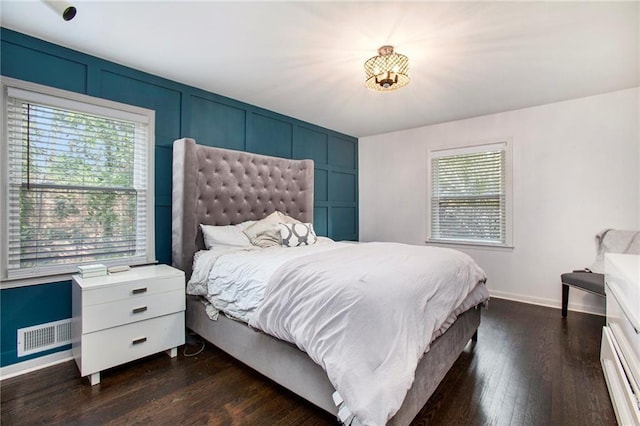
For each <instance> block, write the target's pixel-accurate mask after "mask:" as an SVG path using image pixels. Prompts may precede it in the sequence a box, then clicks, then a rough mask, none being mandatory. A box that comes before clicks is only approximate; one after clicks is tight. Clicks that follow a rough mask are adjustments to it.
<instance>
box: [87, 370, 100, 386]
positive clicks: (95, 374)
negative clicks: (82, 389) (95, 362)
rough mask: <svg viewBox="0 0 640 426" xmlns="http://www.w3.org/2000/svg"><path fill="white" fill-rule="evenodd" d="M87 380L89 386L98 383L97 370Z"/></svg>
mask: <svg viewBox="0 0 640 426" xmlns="http://www.w3.org/2000/svg"><path fill="white" fill-rule="evenodd" d="M89 381H90V382H91V386H95V385H97V384H98V383H100V372H99V371H98V372H97V373H93V374H92V375H91V376H90V377H89Z"/></svg>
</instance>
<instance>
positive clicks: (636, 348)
mask: <svg viewBox="0 0 640 426" xmlns="http://www.w3.org/2000/svg"><path fill="white" fill-rule="evenodd" d="M606 291H607V325H608V326H609V328H610V331H611V333H613V335H614V337H615V339H616V342H617V343H618V346H619V347H620V350H621V351H622V355H623V356H624V357H625V360H626V361H627V363H628V364H629V369H630V370H631V371H630V372H631V375H632V376H633V379H635V381H636V382H637V383H639V384H640V333H639V330H636V329H635V327H634V326H633V325H632V324H631V322H630V321H629V318H628V317H627V315H626V314H625V312H624V310H623V309H622V307H621V306H620V301H619V298H620V295H619V294H618V293H617V292H614V291H611V289H610V287H609V284H607V287H606Z"/></svg>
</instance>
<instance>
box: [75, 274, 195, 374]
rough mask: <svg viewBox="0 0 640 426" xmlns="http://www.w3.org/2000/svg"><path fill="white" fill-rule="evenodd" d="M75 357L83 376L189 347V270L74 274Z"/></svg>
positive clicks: (172, 355) (171, 354) (175, 353)
mask: <svg viewBox="0 0 640 426" xmlns="http://www.w3.org/2000/svg"><path fill="white" fill-rule="evenodd" d="M72 299H73V321H72V323H71V333H72V337H73V343H72V352H73V357H74V358H75V360H76V363H77V364H78V368H79V369H80V375H81V376H82V377H85V376H89V375H90V376H91V378H90V381H91V385H96V384H98V383H100V371H102V370H105V369H107V368H111V367H114V366H116V365H120V364H124V363H126V362H129V361H133V360H135V359H138V358H141V357H144V356H147V355H151V354H154V353H157V352H161V351H164V350H170V351H169V355H170V356H171V357H175V356H176V355H177V353H178V352H177V347H178V346H180V345H182V344H184V330H185V329H184V310H185V282H184V272H182V271H180V270H178V269H175V268H172V267H171V266H168V265H152V266H141V267H137V268H132V269H131V270H129V271H126V272H117V273H114V274H111V275H106V276H102V277H94V278H82V277H81V276H80V275H74V276H73V290H72Z"/></svg>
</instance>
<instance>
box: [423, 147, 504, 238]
mask: <svg viewBox="0 0 640 426" xmlns="http://www.w3.org/2000/svg"><path fill="white" fill-rule="evenodd" d="M506 161H507V153H506V144H492V145H485V146H477V147H471V148H463V149H457V150H456V149H454V150H445V151H435V152H433V153H432V154H431V239H432V240H441V241H452V242H469V243H474V242H475V243H484V244H497V245H506V244H507V243H508V235H507V234H508V232H507V231H508V226H507V225H508V224H507V222H508V217H507V214H508V209H507V194H508V191H507V173H506V172H507V164H506Z"/></svg>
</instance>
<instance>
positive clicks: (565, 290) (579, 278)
mask: <svg viewBox="0 0 640 426" xmlns="http://www.w3.org/2000/svg"><path fill="white" fill-rule="evenodd" d="M560 278H561V280H562V316H563V317H566V316H567V305H568V303H569V287H570V286H571V287H575V288H579V289H580V290H584V291H588V292H589V293H593V294H595V295H598V296H602V297H604V296H605V294H604V275H603V274H598V273H595V272H586V271H573V272H570V273H566V274H562V275H561V276H560Z"/></svg>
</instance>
